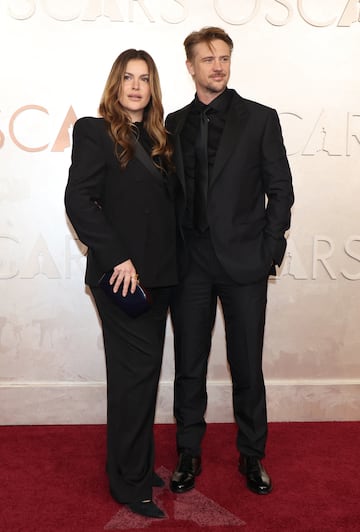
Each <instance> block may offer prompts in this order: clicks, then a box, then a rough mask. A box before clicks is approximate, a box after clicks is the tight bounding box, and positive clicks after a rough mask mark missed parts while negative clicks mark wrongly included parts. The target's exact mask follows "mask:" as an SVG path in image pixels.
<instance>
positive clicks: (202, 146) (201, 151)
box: [194, 109, 209, 231]
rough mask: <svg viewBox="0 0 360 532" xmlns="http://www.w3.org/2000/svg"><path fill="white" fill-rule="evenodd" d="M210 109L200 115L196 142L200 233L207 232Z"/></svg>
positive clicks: (196, 219) (196, 213)
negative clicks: (208, 113)
mask: <svg viewBox="0 0 360 532" xmlns="http://www.w3.org/2000/svg"><path fill="white" fill-rule="evenodd" d="M207 111H208V109H206V110H204V111H202V112H201V113H200V128H199V134H198V135H197V138H196V142H195V153H196V172H195V204H194V224H195V228H196V229H198V230H199V231H206V229H207V228H208V221H207V214H206V210H207V194H208V184H209V176H208V174H209V169H208V123H209V119H208V116H207V114H206V113H207Z"/></svg>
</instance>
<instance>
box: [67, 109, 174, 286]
mask: <svg viewBox="0 0 360 532" xmlns="http://www.w3.org/2000/svg"><path fill="white" fill-rule="evenodd" d="M171 179H172V178H171V177H165V176H163V175H162V173H161V172H160V171H159V170H158V169H157V168H156V167H155V166H154V164H153V162H152V159H151V158H150V156H149V155H148V154H147V153H146V151H145V150H144V148H142V146H141V145H140V144H139V143H137V144H136V147H135V157H134V158H133V159H132V160H131V161H130V162H129V163H128V165H127V167H126V169H124V170H122V169H121V168H120V164H119V161H118V159H117V158H116V156H115V151H114V142H113V140H112V139H111V137H110V135H109V133H108V129H107V126H106V122H105V121H104V120H103V119H102V118H91V117H86V118H81V119H79V120H78V121H77V122H76V123H75V126H74V130H73V148H72V164H71V166H70V170H69V180H68V184H67V187H66V191H65V206H66V212H67V214H68V216H69V219H70V221H71V223H72V224H73V226H74V229H75V231H76V232H77V234H78V236H79V238H80V240H81V241H82V242H83V243H84V244H86V245H87V246H88V255H87V269H86V276H85V282H86V283H87V284H89V285H90V286H95V285H97V284H98V281H99V279H100V277H101V276H102V274H103V273H105V272H107V271H110V270H111V269H112V268H113V267H114V266H116V265H118V264H120V263H121V262H124V261H125V260H127V259H131V260H132V262H133V264H134V266H135V268H136V270H137V272H138V274H139V276H140V280H141V283H142V284H143V285H144V286H149V287H155V286H169V285H172V284H175V283H176V282H177V271H176V250H175V247H176V246H175V208H174V200H173V191H172V190H171V188H172V184H171Z"/></svg>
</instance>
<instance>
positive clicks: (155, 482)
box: [151, 471, 165, 488]
mask: <svg viewBox="0 0 360 532" xmlns="http://www.w3.org/2000/svg"><path fill="white" fill-rule="evenodd" d="M151 484H152V486H153V487H154V488H162V487H163V486H165V482H164V480H163V479H162V478H161V477H159V475H158V474H157V473H155V471H154V472H153V474H152V483H151Z"/></svg>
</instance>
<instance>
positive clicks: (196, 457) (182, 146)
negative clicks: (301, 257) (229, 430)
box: [166, 27, 294, 494]
mask: <svg viewBox="0 0 360 532" xmlns="http://www.w3.org/2000/svg"><path fill="white" fill-rule="evenodd" d="M184 46H185V51H186V57H187V61H186V65H187V68H188V71H189V73H190V74H191V76H192V78H193V80H194V83H195V88H196V96H195V99H194V100H193V101H192V102H191V103H190V104H189V105H187V106H186V107H184V108H183V109H181V110H179V111H176V112H174V113H171V114H170V115H169V116H168V117H167V121H166V126H167V129H168V130H169V131H170V133H171V134H172V135H173V140H174V145H175V163H176V167H177V173H178V177H179V189H180V191H179V193H178V216H179V235H180V236H179V246H180V248H179V258H180V274H181V276H182V280H181V283H180V284H179V286H178V288H177V291H176V293H175V296H174V300H173V303H172V308H171V314H172V321H173V327H174V342H175V384H174V415H175V418H176V422H177V450H178V453H179V461H178V464H177V467H176V470H175V472H174V474H173V476H172V479H171V484H170V487H171V489H172V491H174V492H176V493H182V492H186V491H188V490H190V489H192V488H193V487H194V485H195V477H196V476H197V475H199V474H200V472H201V441H202V438H203V436H204V433H205V428H206V423H205V420H204V414H205V410H206V405H207V392H206V373H207V363H208V356H209V351H210V347H211V333H212V329H213V326H214V322H215V314H216V305H217V298H219V300H220V302H221V306H222V310H223V314H224V321H225V332H226V347H227V359H228V362H229V366H230V372H231V376H232V384H233V408H234V416H235V420H236V423H237V425H238V435H237V449H238V451H239V453H240V460H239V470H240V472H241V473H242V474H243V475H245V477H246V480H247V486H248V488H249V489H251V490H252V491H254V492H255V493H258V494H267V493H269V492H270V491H271V489H272V484H271V480H270V477H269V475H268V474H267V472H266V471H265V469H264V467H263V465H262V463H261V459H262V458H263V457H264V455H265V443H266V437H267V417H266V402H265V387H264V379H263V374H262V347H263V336H264V323H265V307H266V297H267V296H266V294H267V280H268V276H269V274H270V273H275V265H280V263H281V261H282V259H283V256H284V252H285V248H286V241H285V238H284V233H285V231H286V230H287V229H288V227H289V225H290V207H291V205H292V203H293V199H294V198H293V189H292V183H291V173H290V169H289V165H288V161H287V158H286V152H285V148H284V145H283V139H282V133H281V128H280V124H279V119H278V115H277V113H276V111H275V110H274V109H270V108H268V107H265V106H263V105H260V104H258V103H255V102H252V101H249V100H245V99H244V98H242V97H241V96H239V95H238V94H237V93H236V92H235V91H234V90H231V89H228V88H227V83H228V80H229V76H230V60H231V52H232V48H233V43H232V40H231V38H230V37H229V36H228V35H227V34H226V33H225V32H224V30H222V29H221V28H216V27H210V28H203V29H202V30H200V31H198V32H193V33H191V34H190V35H189V36H188V37H187V38H186V39H185V41H184Z"/></svg>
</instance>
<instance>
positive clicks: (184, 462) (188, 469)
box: [179, 453, 193, 473]
mask: <svg viewBox="0 0 360 532" xmlns="http://www.w3.org/2000/svg"><path fill="white" fill-rule="evenodd" d="M179 469H180V470H181V471H183V472H184V473H192V471H193V457H192V456H191V454H185V453H184V454H182V455H181V457H180V467H179Z"/></svg>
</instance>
